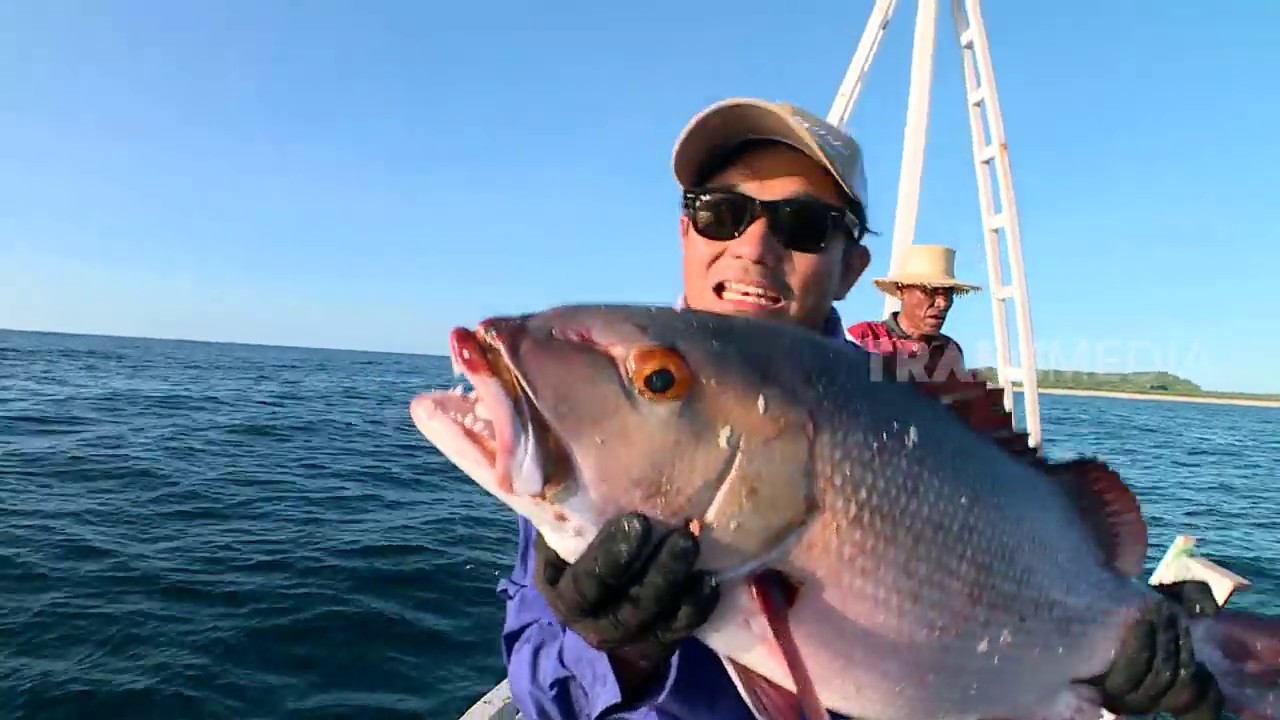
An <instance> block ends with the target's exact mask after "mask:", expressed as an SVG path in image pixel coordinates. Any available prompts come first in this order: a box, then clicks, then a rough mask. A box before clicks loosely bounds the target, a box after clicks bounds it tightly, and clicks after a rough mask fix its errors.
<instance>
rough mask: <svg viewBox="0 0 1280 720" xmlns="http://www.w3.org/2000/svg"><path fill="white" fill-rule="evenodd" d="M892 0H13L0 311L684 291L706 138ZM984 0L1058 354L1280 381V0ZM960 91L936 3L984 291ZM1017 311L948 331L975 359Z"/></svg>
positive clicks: (1, 111)
mask: <svg viewBox="0 0 1280 720" xmlns="http://www.w3.org/2000/svg"><path fill="white" fill-rule="evenodd" d="M871 5H872V3H871V0H838V1H837V0H829V1H827V0H823V1H817V0H815V1H812V2H803V3H801V2H796V3H788V4H778V3H764V2H761V3H758V7H759V9H758V10H748V9H746V8H748V7H750V5H749V4H747V5H744V4H743V3H742V2H740V1H738V2H728V1H727V0H714V1H712V2H702V3H697V4H690V3H675V2H650V3H646V4H644V9H641V5H638V4H635V3H630V4H617V3H583V2H579V3H523V2H521V3H517V2H506V3H426V2H410V1H408V0H403V1H395V2H392V1H387V2H380V3H349V2H337V1H336V0H314V1H312V2H308V3H280V2H269V3H268V2H251V1H250V0H236V1H233V2H225V3H172V4H170V3H160V2H116V3H106V2H96V3H90V2H80V3H73V2H67V1H58V2H42V3H36V2H28V3H6V4H4V5H2V6H0V96H2V97H3V98H4V101H3V102H2V103H0V167H3V168H4V172H0V327H12V328H22V329H43V330H61V331H71V332H93V333H106V334H122V335H145V336H158V337H184V338H195V339H212V340H237V341H245V342H258V343H276V344H296V345H308V346H326V347H344V348H360V349H375V350H392V351H411V352H441V351H443V350H444V348H445V346H446V334H447V331H448V329H449V328H450V327H451V326H453V325H455V324H464V323H472V322H475V321H476V320H478V319H479V318H481V317H483V316H485V315H487V314H491V313H500V312H513V311H526V310H530V309H534V308H539V307H542V306H546V305H550V304H553V303H560V302H571V301H625V302H655V303H667V302H670V301H671V300H672V299H674V298H675V297H676V295H677V294H678V293H679V291H680V285H679V283H680V277H679V270H678V268H679V245H678V238H677V232H676V228H677V204H676V199H677V195H676V186H675V183H674V180H673V178H672V177H671V171H670V164H669V163H670V153H671V145H672V142H673V141H674V139H675V137H676V135H677V133H678V132H679V130H680V128H681V127H682V126H683V125H684V123H685V122H686V121H687V120H688V118H689V117H690V116H691V115H692V114H693V113H695V112H696V111H698V110H699V109H701V108H702V107H703V106H705V105H706V104H708V103H710V102H713V101H715V100H718V99H721V98H724V97H728V96H733V95H751V96H759V97H766V98H774V99H787V100H791V101H793V102H796V103H799V104H801V105H804V106H806V107H809V108H810V109H812V110H814V111H815V112H817V113H818V114H825V113H826V111H827V109H828V107H829V105H830V103H831V99H832V96H833V95H834V93H835V91H836V89H837V87H838V85H839V83H840V80H841V78H842V77H843V74H844V72H845V68H846V66H847V64H848V62H849V59H850V57H851V55H852V53H853V51H854V48H855V47H856V45H857V41H858V37H859V35H860V34H861V32H862V29H863V26H864V24H865V22H866V19H867V15H868V13H869V11H870V8H871ZM984 5H985V8H984V10H985V15H986V18H985V19H986V24H987V29H988V33H989V35H990V38H991V42H992V49H993V54H994V58H995V64H996V73H997V84H998V85H997V86H998V90H999V93H1000V100H1001V104H1002V106H1003V110H1004V120H1005V126H1006V131H1007V134H1008V138H1009V144H1010V152H1011V156H1012V162H1013V172H1014V182H1015V190H1016V192H1017V197H1018V202H1019V210H1020V213H1021V218H1022V233H1023V248H1024V252H1025V254H1026V258H1027V267H1028V276H1029V281H1030V289H1031V296H1032V298H1031V299H1032V310H1033V317H1034V323H1035V329H1036V340H1037V343H1038V344H1039V346H1040V352H1039V357H1040V364H1041V366H1042V367H1045V366H1058V367H1061V366H1070V367H1075V368H1083V369H1103V370H1107V369H1110V370H1131V369H1149V368H1154V367H1157V366H1159V367H1160V368H1162V369H1169V370H1172V371H1174V372H1179V373H1182V374H1185V375H1188V376H1190V377H1191V378H1192V379H1194V380H1196V381H1198V382H1200V383H1201V384H1202V385H1204V386H1206V387H1210V388H1214V389H1236V390H1258V391H1270V392H1280V373H1276V372H1274V371H1273V370H1272V369H1271V362H1272V359H1273V358H1275V357H1277V356H1280V340H1278V339H1277V338H1278V337H1280V334H1277V332H1276V331H1277V330H1280V322H1278V321H1277V319H1276V318H1277V310H1276V304H1275V297H1276V295H1277V291H1276V290H1274V289H1272V286H1271V285H1270V284H1271V283H1273V282H1275V281H1276V278H1277V275H1276V270H1277V268H1278V267H1280V249H1277V247H1278V245H1280V229H1278V228H1280V224H1277V223H1276V221H1275V215H1274V212H1275V208H1274V201H1270V202H1268V201H1267V200H1266V198H1268V197H1270V196H1272V195H1274V192H1275V188H1276V187H1277V181H1278V180H1280V170H1278V169H1277V168H1280V140H1277V135H1276V133H1275V132H1274V131H1273V130H1272V129H1271V128H1272V127H1273V126H1274V124H1275V118H1276V115H1277V112H1278V111H1280V105H1278V101H1277V96H1276V94H1275V93H1274V92H1270V91H1268V90H1266V88H1268V87H1271V88H1274V87H1275V82H1276V80H1275V73H1276V70H1277V68H1278V67H1280V48H1277V47H1276V45H1275V43H1274V35H1273V33H1274V28H1275V27H1277V26H1278V25H1280V3H1267V2H1244V1H1242V2H1229V3H1216V4H1212V6H1211V5H1210V4H1206V3H1202V2H1193V1H1192V0H1173V1H1170V2H1160V3H1154V2H1137V1H1135V0H1124V1H1122V2H1097V1H1095V2H1089V3H1069V4H1062V3H1052V4H1051V3H1041V2H1027V1H1026V0H988V1H987V2H986V3H984ZM784 6H785V7H786V8H787V9H785V10H784V9H782V8H783V7H784ZM362 7H363V8H365V9H364V10H361V9H359V8H362ZM914 14H915V3H913V2H903V3H901V8H900V10H899V14H898V15H897V17H895V19H894V21H893V23H892V24H891V25H890V27H889V32H888V35H887V37H886V39H885V41H884V43H883V44H882V46H881V50H880V53H879V54H878V56H877V59H876V61H875V63H874V65H873V67H872V70H871V74H870V77H869V79H868V81H867V84H866V86H865V89H864V90H863V93H862V95H861V98H860V99H859V101H858V106H857V107H856V109H855V111H854V115H853V118H852V120H851V123H850V125H851V130H852V132H853V134H854V135H855V137H857V138H858V139H859V141H860V142H861V143H862V144H863V146H864V148H865V151H866V155H867V161H868V176H869V180H870V187H871V198H870V199H871V208H870V210H871V220H872V223H873V224H874V225H875V226H877V227H878V228H879V229H880V230H881V231H883V233H884V234H883V235H882V236H881V237H880V238H873V239H872V241H871V242H872V251H873V265H872V268H871V272H870V273H869V276H868V277H867V278H865V279H864V281H863V283H861V285H860V286H859V287H858V288H856V289H855V291H854V292H853V293H852V294H851V296H850V297H849V298H848V300H846V301H844V302H843V303H841V305H840V310H841V312H842V313H843V314H844V315H845V318H846V320H848V321H850V322H852V321H854V320H860V319H866V318H868V317H878V316H879V313H880V309H881V298H880V296H879V295H878V294H877V292H876V291H875V290H874V288H873V287H872V286H871V284H870V282H869V281H870V277H873V276H878V275H880V274H881V273H882V272H883V271H884V270H885V266H886V264H887V262H888V247H889V242H890V238H891V235H892V227H891V224H892V219H893V204H894V200H895V197H896V192H897V190H896V186H897V172H898V162H899V154H900V152H901V142H902V124H903V118H904V113H905V109H906V94H907V78H908V70H909V55H910V42H911V34H912V24H913V22H914ZM962 82H963V81H962V76H961V71H960V64H959V55H958V50H957V47H956V41H955V38H954V33H953V32H952V30H951V26H950V16H949V13H944V17H943V18H942V23H941V25H940V28H939V46H938V50H937V58H936V66H935V89H934V93H933V98H932V114H931V117H930V131H931V133H930V141H929V145H928V148H927V152H926V160H925V171H924V183H923V187H924V190H923V196H922V199H921V214H920V221H919V225H918V228H917V233H916V238H917V241H918V242H939V243H944V244H948V245H952V246H954V247H956V248H958V250H959V254H960V257H959V261H958V265H959V272H960V273H961V274H962V275H964V276H967V277H970V278H974V279H976V280H977V281H978V282H981V283H983V284H986V269H985V261H984V259H983V256H982V245H981V235H980V233H979V217H978V211H977V198H976V189H975V183H974V175H973V168H972V164H971V159H970V156H969V130H968V126H967V120H966V116H965V113H964V103H963V94H962ZM990 312H991V306H990V302H989V300H988V299H987V296H986V295H980V296H977V297H975V298H972V299H966V300H964V301H962V302H961V303H960V304H959V305H958V306H957V308H956V309H955V311H954V312H953V314H952V317H951V320H950V321H949V323H948V327H947V330H948V331H949V332H950V333H952V334H954V335H956V336H957V337H958V338H960V339H961V341H962V342H963V343H964V344H965V345H966V347H967V348H969V351H970V355H971V362H974V363H978V362H990V345H991V340H990V338H991V321H990Z"/></svg>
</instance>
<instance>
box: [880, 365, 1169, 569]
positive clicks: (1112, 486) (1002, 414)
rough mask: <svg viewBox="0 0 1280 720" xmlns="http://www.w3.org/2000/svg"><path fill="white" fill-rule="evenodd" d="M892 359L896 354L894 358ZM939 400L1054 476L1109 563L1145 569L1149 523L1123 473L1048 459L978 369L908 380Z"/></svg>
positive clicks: (1094, 462) (1089, 462)
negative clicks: (935, 378) (1015, 424)
mask: <svg viewBox="0 0 1280 720" xmlns="http://www.w3.org/2000/svg"><path fill="white" fill-rule="evenodd" d="M889 362H890V364H892V359H889ZM909 382H910V383H911V384H912V385H914V386H916V387H918V388H919V389H920V390H921V391H922V392H924V393H925V394H926V395H929V396H932V397H935V398H937V399H938V400H940V401H941V402H942V403H943V404H944V405H946V406H947V407H948V408H950V409H951V411H952V412H953V413H955V415H956V417H957V418H959V419H960V420H961V421H962V422H964V423H965V424H966V425H968V426H969V427H970V428H972V429H973V430H974V431H976V432H978V433H979V434H981V435H985V436H987V437H989V438H991V440H992V441H993V442H995V443H996V445H998V446H999V447H1001V448H1003V449H1004V450H1005V451H1006V452H1008V453H1009V454H1010V455H1012V456H1013V457H1015V458H1018V459H1020V460H1022V461H1024V462H1026V463H1028V464H1029V465H1031V466H1032V467H1034V468H1036V469H1038V470H1040V471H1041V472H1043V473H1045V474H1046V475H1048V476H1049V477H1051V478H1053V479H1054V480H1055V481H1056V483H1057V485H1058V486H1059V487H1060V488H1062V490H1063V492H1064V493H1065V494H1066V496H1067V498H1068V499H1069V500H1070V501H1071V503H1072V504H1073V505H1075V507H1076V509H1077V510H1078V511H1079V513H1080V516H1081V518H1083V520H1084V521H1085V525H1086V526H1087V527H1088V528H1089V529H1090V530H1091V531H1092V532H1093V535H1094V538H1095V539H1096V540H1097V542H1098V546H1099V547H1100V548H1101V549H1102V552H1103V554H1104V555H1105V556H1106V561H1107V564H1108V565H1110V566H1111V567H1112V568H1114V569H1115V570H1116V571H1117V572H1120V573H1122V574H1123V575H1125V576H1126V577H1135V576H1136V575H1137V574H1138V573H1140V572H1142V565H1143V563H1144V562H1145V561H1146V556H1147V523H1146V521H1145V520H1143V519H1142V509H1141V507H1140V506H1139V504H1138V498H1137V497H1136V496H1135V495H1134V494H1133V491H1132V490H1130V489H1129V486H1128V485H1126V484H1125V482H1124V480H1123V479H1122V478H1121V477H1120V475H1119V474H1118V473H1116V472H1115V471H1114V470H1112V469H1111V468H1110V467H1109V466H1108V465H1107V464H1106V463H1105V462H1103V461H1102V460H1099V459H1097V458H1081V459H1077V460H1068V461H1052V460H1047V459H1045V458H1044V457H1043V456H1042V455H1041V454H1040V451H1039V450H1038V449H1037V448H1034V447H1032V446H1031V445H1030V443H1029V441H1028V436H1027V434H1026V433H1024V432H1018V431H1017V430H1016V429H1014V424H1013V414H1012V413H1010V412H1009V411H1008V410H1006V409H1005V407H1004V391H1003V390H1002V389H1001V388H999V387H997V386H993V385H989V384H988V383H987V382H985V381H984V380H982V378H980V377H978V376H977V375H976V374H972V373H968V372H966V373H963V374H958V375H952V376H950V377H948V378H946V379H942V380H928V379H925V380H909Z"/></svg>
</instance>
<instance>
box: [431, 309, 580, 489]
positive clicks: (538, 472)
mask: <svg viewBox="0 0 1280 720" xmlns="http://www.w3.org/2000/svg"><path fill="white" fill-rule="evenodd" d="M519 332H520V325H519V322H518V321H515V320H491V321H485V322H482V323H481V324H480V325H479V327H478V328H477V330H476V331H474V332H473V331H471V330H469V329H467V328H462V327H457V328H454V329H453V330H452V331H451V332H450V333H449V355H450V359H451V360H452V362H453V371H454V374H455V376H457V375H460V376H462V377H463V378H464V379H465V380H466V381H467V382H468V383H469V384H470V385H471V387H472V390H471V391H466V390H464V389H463V387H462V385H458V386H456V387H453V388H451V389H449V390H440V391H435V392H430V393H424V394H421V395H418V396H417V397H415V398H414V399H413V401H412V402H411V403H410V404H409V414H410V416H411V417H412V418H413V422H414V425H415V426H416V427H417V428H418V431H419V432H421V433H422V434H423V435H424V436H425V437H426V438H427V439H428V440H429V441H431V442H432V444H434V445H435V446H436V447H437V448H438V449H439V450H440V452H441V453H442V454H444V455H445V457H447V458H448V459H449V460H450V461H452V462H453V463H454V464H456V465H458V467H459V468H461V469H462V470H463V472H465V473H467V474H468V475H470V476H471V477H472V478H474V479H475V480H476V481H477V482H479V483H481V484H482V485H484V486H486V488H488V489H489V490H490V491H492V492H495V493H501V494H505V495H517V496H528V497H545V496H546V495H547V494H548V493H549V492H550V491H552V490H554V489H556V488H557V487H559V486H561V485H563V484H564V481H565V479H566V478H567V477H568V476H570V475H571V472H567V471H568V470H569V469H570V468H571V467H572V461H571V459H570V457H569V454H568V451H567V449H566V448H565V446H564V445H563V443H561V442H560V441H559V439H558V438H557V437H556V435H555V433H553V432H552V431H551V428H550V426H549V425H548V424H547V421H546V419H545V418H544V417H543V416H542V414H541V413H540V412H538V409H537V404H536V403H535V402H534V401H533V399H532V396H531V395H530V393H529V389H528V386H527V385H526V384H525V382H524V380H523V378H521V376H520V374H519V372H517V371H516V369H515V367H514V365H513V364H512V362H511V357H510V350H509V346H510V344H511V342H513V340H514V339H515V338H516V337H518V334H519Z"/></svg>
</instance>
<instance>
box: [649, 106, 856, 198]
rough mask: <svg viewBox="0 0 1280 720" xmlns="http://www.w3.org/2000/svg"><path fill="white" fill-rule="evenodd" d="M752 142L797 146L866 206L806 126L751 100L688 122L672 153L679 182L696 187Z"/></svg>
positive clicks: (709, 111)
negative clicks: (708, 170)
mask: <svg viewBox="0 0 1280 720" xmlns="http://www.w3.org/2000/svg"><path fill="white" fill-rule="evenodd" d="M749 140H774V141H777V142H781V143H786V144H787V145H790V146H791V147H794V148H795V149H797V150H799V151H800V152H803V153H804V154H805V155H807V156H809V157H810V158H812V159H813V160H814V161H815V162H817V163H819V164H820V165H822V166H823V167H825V168H826V169H827V172H829V173H831V175H832V176H833V177H834V178H835V179H836V182H838V183H840V187H841V188H843V189H844V191H845V193H847V194H848V195H849V197H852V198H856V199H857V200H858V202H861V203H865V199H864V198H862V197H861V196H860V193H858V192H855V190H854V189H853V188H850V187H849V186H848V184H847V183H846V182H845V179H844V178H843V177H842V176H841V174H840V171H839V169H838V168H837V167H835V165H833V164H832V162H831V161H830V160H829V159H828V158H827V156H826V154H825V153H823V151H822V148H821V147H820V146H819V145H818V144H817V142H815V141H814V139H813V136H812V135H811V134H810V133H809V132H808V131H807V130H806V129H805V127H804V126H803V125H801V124H800V123H799V122H797V121H796V120H794V119H793V118H792V117H791V116H790V115H788V114H787V113H786V112H785V111H784V110H783V109H781V108H779V107H777V106H774V105H771V104H769V103H766V102H763V101H761V100H756V99H752V98H732V99H729V100H722V101H720V102H718V103H716V104H714V105H712V106H711V107H708V108H707V109H706V110H703V111H702V112H700V113H698V114H697V115H695V116H694V117H693V119H692V120H690V121H689V124H688V125H686V126H685V128H684V130H683V131H682V132H681V133H680V137H679V138H678V139H677V140H676V145H675V149H674V150H673V151H672V157H671V164H672V168H673V170H674V171H675V176H676V182H678V183H680V186H681V187H686V188H687V187H691V186H693V185H694V184H695V183H697V182H698V181H700V180H701V179H702V178H700V177H699V175H701V173H702V172H703V169H704V168H705V167H706V165H707V163H708V162H710V161H711V160H713V159H715V158H716V157H718V156H720V155H722V154H723V153H726V152H729V151H730V150H732V149H733V148H734V147H735V146H737V145H738V144H740V143H744V142H747V141H749Z"/></svg>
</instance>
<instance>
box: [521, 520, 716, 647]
mask: <svg viewBox="0 0 1280 720" xmlns="http://www.w3.org/2000/svg"><path fill="white" fill-rule="evenodd" d="M652 534H653V530H652V526H651V524H650V522H649V520H648V519H647V518H645V517H644V516H643V515H640V514H638V513H630V514H626V515H621V516H619V517H616V518H614V519H613V520H611V521H609V522H607V523H605V525H604V526H603V527H602V528H601V529H600V533H599V534H598V535H597V536H596V537H595V538H594V539H593V540H592V541H591V543H590V544H589V545H588V546H587V549H586V551H585V552H584V553H583V554H582V557H580V558H578V560H577V561H576V562H574V563H573V564H571V565H570V564H567V563H565V561H564V560H563V559H561V558H560V556H559V555H557V554H556V552H555V551H554V550H552V549H551V548H550V547H548V546H547V544H546V541H545V540H543V538H542V536H541V534H539V535H538V537H537V540H536V541H535V546H534V562H535V568H534V583H535V585H536V586H537V588H538V591H539V592H541V593H542V595H543V597H545V598H546V600H547V605H549V606H550V607H551V611H552V612H553V613H555V615H556V617H557V618H559V620H560V622H562V623H564V624H565V626H566V627H568V628H569V629H571V630H573V631H574V632H576V633H578V634H579V635H581V636H582V637H583V639H585V640H586V641H587V643H588V644H590V645H591V646H592V647H595V648H596V649H599V650H604V651H605V652H608V653H610V654H611V655H613V654H622V655H624V656H625V657H626V658H627V660H628V661H630V662H631V663H633V664H640V665H643V666H645V667H647V668H655V667H656V666H659V665H661V664H663V663H665V662H666V660H668V659H669V658H670V657H671V655H672V654H673V653H674V651H675V645H676V644H677V643H678V642H679V641H680V640H682V639H684V638H685V637H688V636H689V635H691V634H692V633H693V632H694V631H695V630H697V629H698V627H699V626H701V625H702V624H703V623H705V622H706V621H707V619H708V618H710V617H711V613H712V611H713V610H714V609H715V606H716V603H717V602H718V601H719V599H720V590H719V587H718V586H717V585H716V583H715V582H714V581H713V579H712V577H711V575H710V574H709V573H707V572H705V571H700V570H694V563H695V562H696V561H697V559H698V538H697V537H696V536H695V535H694V534H693V533H692V532H691V531H690V530H688V529H687V528H683V527H681V528H679V529H677V530H675V531H674V532H671V533H670V534H668V535H666V536H665V537H662V538H660V539H659V541H658V542H657V543H656V546H655V545H654V544H653V543H652V542H651V536H652Z"/></svg>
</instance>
